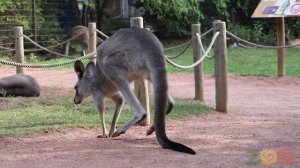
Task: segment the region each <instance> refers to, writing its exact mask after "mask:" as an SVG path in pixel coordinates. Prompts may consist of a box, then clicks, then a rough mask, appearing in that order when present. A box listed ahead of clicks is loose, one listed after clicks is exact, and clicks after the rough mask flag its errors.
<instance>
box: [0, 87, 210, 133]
mask: <svg viewBox="0 0 300 168" xmlns="http://www.w3.org/2000/svg"><path fill="white" fill-rule="evenodd" d="M51 92H52V91H51ZM72 98H73V96H72V95H63V96H61V95H60V96H59V95H57V94H56V93H47V95H42V96H41V97H39V98H22V97H16V98H13V97H9V98H0V137H5V136H25V135H26V136H28V135H31V134H34V133H41V132H51V131H53V130H54V131H55V130H57V129H61V128H73V127H99V128H100V119H99V114H98V112H97V111H96V106H95V103H94V102H93V100H92V99H91V98H88V99H87V100H85V101H84V102H83V103H82V104H80V105H77V106H76V105H75V104H74V103H73V99H72ZM113 111H114V104H113V103H112V102H111V101H107V104H106V115H105V117H106V121H107V123H110V122H111V120H112V117H113V116H112V114H113ZM151 111H153V110H152V109H151ZM208 111H209V108H208V107H206V106H204V105H201V104H200V103H199V102H198V101H193V100H178V101H177V102H176V104H175V106H174V109H173V111H172V112H171V113H170V115H169V116H168V118H182V117H187V116H191V115H199V114H205V113H207V112H208ZM151 114H152V113H151ZM131 117H133V113H132V111H131V109H130V107H129V106H128V105H125V106H124V108H123V111H122V114H121V116H120V120H119V124H118V125H119V126H120V125H121V124H123V123H125V122H127V121H129V120H130V119H131Z"/></svg>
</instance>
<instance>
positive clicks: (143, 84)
mask: <svg viewBox="0 0 300 168" xmlns="http://www.w3.org/2000/svg"><path fill="white" fill-rule="evenodd" d="M130 26H131V27H138V28H144V26H143V18H142V17H133V18H130ZM134 92H135V94H136V96H137V98H138V99H139V101H140V102H141V105H142V106H143V107H144V109H145V111H146V113H147V117H146V118H145V119H144V120H143V121H141V122H140V123H139V124H140V125H143V126H145V125H150V106H149V102H150V101H149V85H148V81H147V80H146V79H144V80H138V81H135V82H134Z"/></svg>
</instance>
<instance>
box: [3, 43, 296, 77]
mask: <svg viewBox="0 0 300 168" xmlns="http://www.w3.org/2000/svg"><path fill="white" fill-rule="evenodd" d="M182 49H183V48H178V49H173V50H169V51H167V52H166V54H167V55H169V56H173V55H177V54H178V53H180V52H181V51H182ZM299 52H300V48H287V49H286V75H287V76H300V66H299V62H300V57H299V56H298V55H299V54H298V53H299ZM192 53H193V52H192V50H191V49H188V50H187V52H185V53H184V55H182V56H180V57H179V58H176V59H173V61H174V62H176V63H178V64H180V65H190V64H191V63H192V62H193V57H192V55H193V54H192ZM210 55H211V56H212V55H213V53H210ZM0 59H5V57H4V58H3V56H2V57H1V56H0ZM27 60H30V58H29V57H28V58H27ZM66 60H69V59H68V58H56V59H50V60H48V61H43V60H36V59H33V60H32V61H33V62H32V63H35V64H52V63H57V62H63V61H66ZM29 62H30V61H29ZM84 62H88V60H84ZM0 66H1V64H0ZM213 66H214V60H213V59H206V60H205V61H204V72H205V73H206V74H213V71H214V67H213ZM57 68H58V69H64V68H73V65H72V64H68V65H65V66H62V67H57ZM168 71H169V72H170V73H174V72H193V69H187V70H185V69H177V68H174V67H173V66H171V65H168ZM228 71H229V73H232V74H236V75H243V76H247V75H255V76H276V75H277V51H276V50H275V49H260V48H258V49H245V48H228Z"/></svg>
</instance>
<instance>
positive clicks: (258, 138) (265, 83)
mask: <svg viewBox="0 0 300 168" xmlns="http://www.w3.org/2000/svg"><path fill="white" fill-rule="evenodd" d="M14 72H15V70H14V68H10V67H2V68H0V77H3V76H6V75H9V74H14ZM26 73H28V74H31V75H32V76H34V77H36V79H37V80H38V81H39V82H40V85H41V86H55V87H63V88H72V87H73V85H74V83H75V80H76V77H75V74H74V73H73V72H72V71H55V70H47V71H45V70H40V69H38V70H27V72H26ZM228 81H229V109H230V112H229V113H228V114H220V113H217V112H212V113H210V114H209V115H205V116H197V117H190V118H185V119H181V120H176V121H174V120H172V121H171V120H168V122H167V132H168V133H167V134H168V135H169V137H170V138H171V139H174V140H176V141H178V142H182V143H184V144H186V145H188V146H190V147H192V148H193V149H195V150H196V151H197V155H195V156H191V155H186V154H182V153H177V152H173V151H170V150H164V149H162V148H161V147H160V146H159V145H158V144H157V142H156V139H155V136H153V135H152V136H150V137H146V136H145V135H144V134H145V132H146V130H147V127H134V128H131V129H130V130H129V131H128V132H127V133H126V134H124V135H122V136H121V137H118V138H115V139H97V138H96V135H97V132H99V131H100V130H99V129H97V130H96V129H95V130H93V129H92V130H91V129H90V130H85V129H75V130H69V131H64V132H58V133H55V134H49V135H41V136H38V137H34V138H22V139H14V138H6V139H0V149H1V150H0V167H5V168H6V167H24V168H27V167H28V168H29V167H30V168H31V167H43V168H46V167H103V168H106V167H113V168H114V167H122V168H127V167H149V168H150V167H151V168H152V167H160V168H164V167H170V168H174V167H201V168H206V167H207V168H212V167H220V168H227V167H228V168H233V167H264V165H263V164H262V163H261V162H260V161H259V160H258V159H259V153H258V152H261V151H263V150H264V149H269V150H271V151H269V152H272V151H275V152H276V153H275V154H276V156H277V159H276V163H275V164H273V165H272V167H295V168H296V167H300V78H288V77H287V78H271V77H239V76H230V77H229V79H228ZM169 85H170V93H171V95H172V96H173V97H176V98H184V99H191V98H193V94H194V89H193V76H192V75H191V74H173V75H169ZM214 94H215V93H214V78H213V77H210V76H207V77H205V103H207V104H208V105H209V106H211V107H215V105H214ZM175 108H176V106H175ZM264 152H267V151H264ZM261 154H263V153H261ZM265 154H266V153H265ZM275 154H274V153H270V156H275ZM251 156H252V157H251ZM264 163H265V164H266V163H272V159H270V160H267V161H264Z"/></svg>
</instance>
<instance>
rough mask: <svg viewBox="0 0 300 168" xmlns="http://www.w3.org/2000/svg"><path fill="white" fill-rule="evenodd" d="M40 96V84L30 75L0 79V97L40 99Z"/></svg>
mask: <svg viewBox="0 0 300 168" xmlns="http://www.w3.org/2000/svg"><path fill="white" fill-rule="evenodd" d="M39 95H40V87H39V84H38V83H37V82H36V80H35V79H34V78H33V77H31V76H29V75H13V76H8V77H4V78H1V79H0V97H7V96H24V97H38V96H39Z"/></svg>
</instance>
